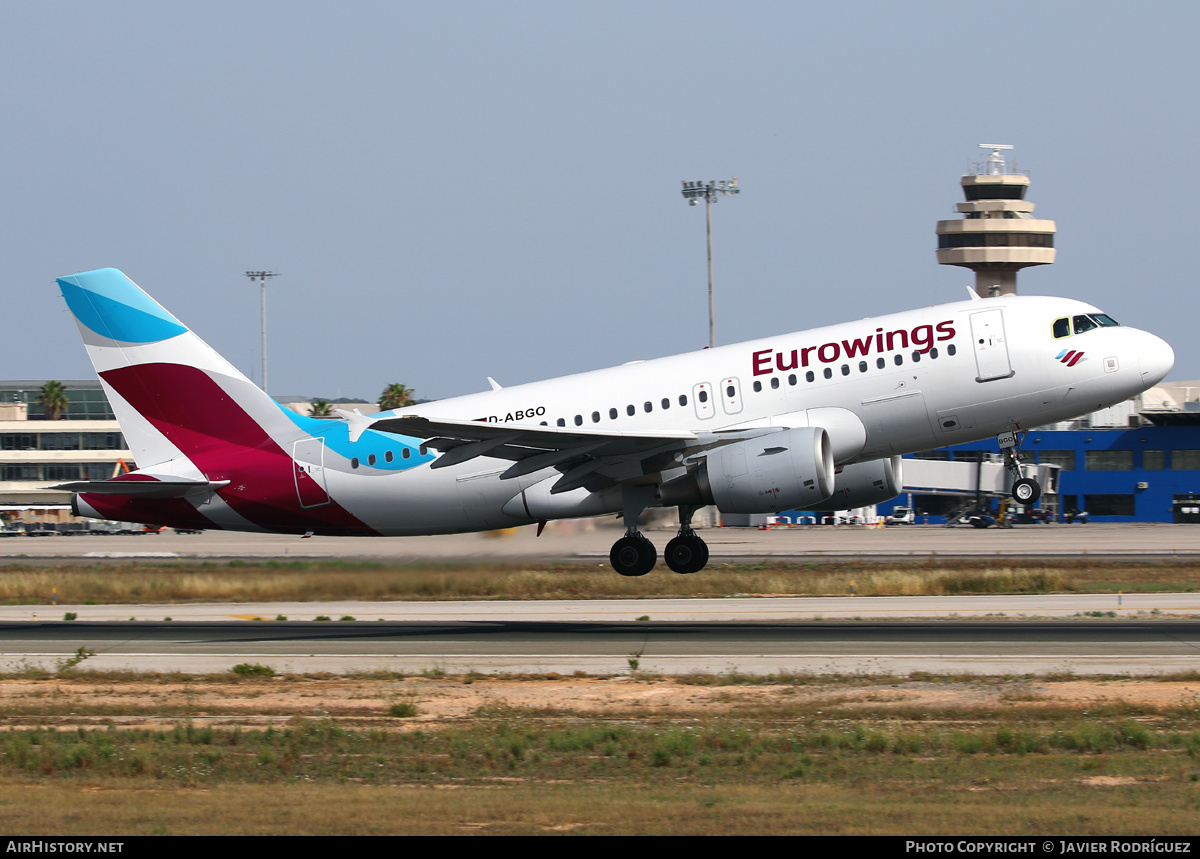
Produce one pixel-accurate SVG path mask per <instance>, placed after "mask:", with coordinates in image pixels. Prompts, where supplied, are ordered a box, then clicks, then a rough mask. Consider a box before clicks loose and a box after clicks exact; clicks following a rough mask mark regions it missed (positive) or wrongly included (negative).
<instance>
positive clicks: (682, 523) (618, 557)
mask: <svg viewBox="0 0 1200 859" xmlns="http://www.w3.org/2000/svg"><path fill="white" fill-rule="evenodd" d="M637 494H638V493H633V492H629V493H626V496H625V498H624V500H625V501H626V504H625V514H624V515H625V536H624V537H622V538H621V539H620V540H617V542H615V543H613V547H612V550H611V551H610V552H609V553H608V561H609V563H610V564H612V568H613V569H614V570H616V571H617V572H618V573H620V574H621V575H623V576H644V575H646V573H648V572H650V571H651V570H652V569H654V565H655V564H657V563H658V550H657V549H655V548H654V544H653V543H651V542H650V541H649V540H647V539H646V537H645V536H644V535H643V534H642V533H641V532H640V531H639V530H638V529H637V517H638V515H639V514H640V513H641V512H642V510H644V509H646V506H649V505H644V506H638V503H637V501H638V499H637V497H636V496H637ZM630 502H632V503H630ZM695 512H696V508H694V507H680V508H679V534H678V536H676V537H675V538H673V539H672V540H671V542H669V543H667V549H666V552H664V556H665V557H664V559H665V560H666V562H667V566H668V567H670V568H671V569H672V570H674V571H675V572H677V573H696V572H699V571H700V570H702V569H704V566H705V564H707V563H708V546H707V545H706V544H705V542H704V541H703V540H701V539H700V538H699V537H698V536H696V532H695V531H693V530H692V514H693V513H695Z"/></svg>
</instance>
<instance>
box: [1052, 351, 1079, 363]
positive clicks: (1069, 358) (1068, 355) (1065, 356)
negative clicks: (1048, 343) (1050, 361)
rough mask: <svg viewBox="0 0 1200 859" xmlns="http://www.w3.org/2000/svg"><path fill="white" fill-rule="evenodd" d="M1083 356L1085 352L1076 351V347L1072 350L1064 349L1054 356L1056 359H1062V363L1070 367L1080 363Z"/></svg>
mask: <svg viewBox="0 0 1200 859" xmlns="http://www.w3.org/2000/svg"><path fill="white" fill-rule="evenodd" d="M1082 358H1083V353H1082V352H1076V351H1075V350H1074V349H1072V350H1070V351H1067V350H1066V349H1063V350H1062V351H1061V352H1059V353H1058V354H1057V355H1055V356H1054V360H1055V361H1061V362H1062V363H1064V364H1066V365H1067V366H1068V367H1074V366H1075V365H1076V364H1078V363H1079V362H1080V360H1081V359H1082Z"/></svg>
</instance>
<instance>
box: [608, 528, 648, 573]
mask: <svg viewBox="0 0 1200 859" xmlns="http://www.w3.org/2000/svg"><path fill="white" fill-rule="evenodd" d="M608 562H609V563H610V564H612V568H613V569H614V570H616V571H617V572H618V573H620V574H621V575H623V576H644V575H646V573H648V572H650V571H651V570H652V569H654V565H655V564H656V563H658V550H657V549H655V548H654V544H653V543H651V542H650V541H649V540H647V539H646V538H645V537H643V536H642V535H641V534H637V535H632V536H631V535H626V536H624V537H622V538H621V539H620V540H617V542H615V543H613V547H612V550H611V551H610V552H609V553H608Z"/></svg>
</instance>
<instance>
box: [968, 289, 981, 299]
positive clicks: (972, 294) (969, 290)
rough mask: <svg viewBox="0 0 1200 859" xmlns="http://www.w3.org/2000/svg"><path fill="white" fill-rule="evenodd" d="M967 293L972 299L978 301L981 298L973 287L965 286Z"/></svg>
mask: <svg viewBox="0 0 1200 859" xmlns="http://www.w3.org/2000/svg"><path fill="white" fill-rule="evenodd" d="M967 295H969V296H971V300H972V301H980V300H981V299H980V297H979V293H978V292H976V291H975V290H974V289H972V288H971V287H969V286H968V287H967Z"/></svg>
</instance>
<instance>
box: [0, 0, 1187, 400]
mask: <svg viewBox="0 0 1200 859" xmlns="http://www.w3.org/2000/svg"><path fill="white" fill-rule="evenodd" d="M1198 24H1200V4H1197V3H1195V2H1152V3H1104V2H1045V0H1040V2H1005V3H998V4H997V3H961V2H945V3H943V2H908V3H900V2H879V3H862V2H842V3H801V2H790V3H784V2H755V3H744V2H743V3H726V2H653V0H649V2H647V0H642V2H613V0H607V1H606V2H561V0H560V2H440V3H432V2H428V0H424V2H353V0H351V2H341V3H336V4H335V3H307V2H286V3H285V2H252V1H251V2H247V0H239V2H236V3H233V2H200V3H163V2H147V3H131V2H88V3H70V2H58V3H44V2H17V0H10V2H5V3H4V4H2V5H0V93H2V100H0V117H2V118H3V133H2V134H0V155H2V162H0V163H2V164H3V174H2V175H3V186H2V189H3V192H2V200H3V214H2V215H0V218H2V219H3V220H2V221H0V225H2V227H3V229H2V231H0V236H2V239H0V240H2V242H3V245H2V247H3V259H4V263H5V271H4V278H3V287H2V291H0V295H2V296H3V303H2V304H0V314H2V316H0V318H2V319H3V338H2V340H0V378H7V379H15V378H30V379H47V378H60V379H63V378H67V379H73V378H91V377H92V370H91V366H90V364H89V363H88V361H87V357H86V354H85V353H84V349H83V346H82V344H81V343H80V341H79V338H78V335H77V333H76V330H75V326H74V323H73V321H72V319H71V317H70V315H69V314H68V313H67V311H66V307H65V305H64V303H63V301H62V299H61V297H60V296H59V295H58V292H57V289H56V287H55V285H54V278H55V277H57V276H61V275H66V274H70V273H73V272H76V271H84V270H88V269H94V268H100V267H104V266H115V267H117V268H120V269H122V270H123V271H125V272H126V274H128V275H129V276H130V277H131V278H132V279H133V280H134V281H136V282H137V283H138V284H140V285H141V286H142V287H143V288H144V289H146V290H147V291H148V292H149V293H150V294H151V295H153V296H154V297H155V298H157V299H158V300H159V301H160V302H161V303H162V304H163V305H164V306H166V307H167V308H168V309H169V310H171V311H172V312H173V313H174V314H175V315H176V316H178V317H179V318H180V319H181V320H182V321H183V322H184V323H185V324H188V325H190V326H191V327H192V328H193V329H195V330H196V331H197V333H199V334H200V336H202V337H203V338H205V339H206V340H207V341H208V342H209V343H211V344H212V345H213V346H214V347H216V348H217V349H218V350H219V351H220V352H222V353H223V354H224V355H225V356H226V357H227V358H229V359H230V360H231V361H232V362H233V363H234V364H236V365H238V366H239V367H240V368H242V369H243V370H244V371H245V372H246V373H247V374H248V375H250V376H251V378H254V379H255V380H257V379H258V378H259V376H260V371H259V365H260V355H259V295H258V287H257V285H256V284H255V285H252V284H251V283H250V282H249V281H248V280H247V278H246V277H245V276H244V274H243V272H244V271H245V270H246V269H274V270H275V271H279V272H282V276H281V277H279V278H278V279H276V280H275V281H274V282H272V283H271V284H270V286H269V287H268V289H269V295H268V324H269V349H268V351H269V357H270V362H271V363H270V381H271V392H272V393H273V394H276V395H281V394H284V395H286V394H304V395H308V396H324V397H330V398H332V397H339V396H361V397H364V398H366V399H374V398H375V397H377V396H378V394H379V392H380V390H381V389H382V388H383V387H384V385H386V384H388V383H389V382H402V383H404V384H406V385H408V386H409V387H412V388H415V389H416V391H417V393H418V395H420V396H422V397H445V396H451V395H455V394H462V393H469V392H472V391H476V390H483V389H486V387H487V383H486V380H485V377H486V376H489V375H490V376H494V377H495V378H496V379H497V380H498V381H500V382H501V383H503V384H516V383H519V382H527V381H534V380H536V379H540V378H546V377H550V376H556V375H561V374H563V373H568V372H577V371H581V370H587V369H593V368H596V367H603V366H608V365H612V364H618V363H622V362H625V361H629V360H633V359H636V358H651V357H656V356H659V355H666V354H672V353H676V352H683V351H688V350H690V349H695V348H700V347H702V346H704V345H706V343H707V337H708V317H707V312H708V311H707V297H706V290H707V279H706V278H707V275H706V268H705V250H704V209H703V207H702V206H698V207H696V208H689V207H688V206H687V205H686V203H685V202H684V200H683V198H682V196H681V195H680V180H681V179H699V180H708V179H722V178H729V177H730V176H733V175H736V176H738V177H739V179H740V184H741V187H742V189H743V190H742V193H741V195H740V196H739V197H737V198H734V199H732V200H726V201H723V202H721V203H720V204H718V205H717V206H716V207H715V208H714V211H713V218H714V234H715V248H716V250H715V254H716V283H717V340H718V342H719V343H729V342H734V341H736V340H744V339H750V338H753V337H759V336H766V335H769V334H776V333H781V332H785V331H792V330H797V329H801V328H807V327H812V326H815V325H822V324H828V323H833V322H839V321H844V320H846V319H853V318H856V317H861V316H865V315H872V314H876V313H884V312H890V311H895V310H903V309H908V308H910V307H914V306H919V305H926V304H934V303H940V302H945V301H956V300H959V299H960V298H963V297H964V296H965V292H964V285H966V284H969V283H971V282H973V278H974V276H973V274H972V273H971V272H970V271H968V270H966V269H959V268H954V267H949V266H939V265H937V264H936V261H935V256H934V250H935V247H936V238H935V235H934V226H935V222H936V221H937V220H938V219H943V218H950V217H957V216H956V215H955V214H954V213H953V205H954V204H955V203H956V202H958V201H959V200H961V199H962V197H961V189H960V188H959V185H958V179H959V177H960V175H961V174H962V173H964V172H968V170H969V168H970V165H971V162H972V161H974V160H976V159H979V158H981V157H982V156H983V155H985V154H986V153H982V152H981V151H980V150H978V149H977V148H976V144H978V143H984V142H988V143H1011V144H1015V145H1016V147H1017V148H1016V151H1015V153H1014V154H1015V158H1016V160H1017V162H1018V164H1019V166H1020V168H1021V169H1027V170H1029V172H1030V175H1031V178H1032V182H1033V185H1032V187H1031V189H1030V193H1029V197H1030V199H1031V200H1032V201H1033V202H1035V203H1036V204H1037V212H1036V214H1037V215H1038V216H1041V217H1047V218H1052V219H1054V220H1056V221H1057V222H1058V236H1057V239H1056V245H1057V248H1058V260H1059V261H1058V262H1057V263H1056V264H1055V265H1053V266H1047V267H1042V268H1036V269H1027V270H1026V271H1025V272H1023V273H1022V274H1021V275H1020V277H1019V283H1020V288H1021V292H1022V293H1025V294H1057V295H1065V296H1071V297H1076V298H1082V299H1085V300H1089V301H1091V302H1093V303H1095V304H1097V305H1099V306H1100V307H1101V308H1103V309H1104V310H1105V311H1107V312H1108V313H1109V314H1111V315H1112V316H1114V317H1116V318H1117V319H1118V320H1120V321H1122V322H1124V323H1125V324H1130V325H1136V326H1138V327H1141V328H1146V329H1148V330H1150V331H1153V332H1155V333H1156V334H1159V335H1161V336H1163V337H1165V338H1166V339H1167V340H1168V341H1169V342H1170V343H1171V344H1172V345H1173V346H1174V348H1175V352H1176V356H1177V360H1176V369H1175V372H1174V373H1173V374H1172V378H1176V379H1183V378H1196V377H1198V376H1200V343H1198V342H1197V341H1198V340H1200V338H1197V337H1196V336H1195V333H1194V331H1195V328H1196V324H1195V315H1196V314H1195V312H1194V308H1195V306H1196V298H1195V296H1196V292H1197V286H1198V284H1197V278H1196V266H1195V263H1194V261H1192V257H1193V256H1194V255H1195V245H1196V238H1195V236H1196V233H1197V226H1198V224H1197V220H1198V216H1197V211H1196V206H1195V202H1194V201H1193V199H1192V195H1193V193H1194V189H1193V188H1192V186H1190V185H1188V184H1187V183H1185V182H1183V179H1184V178H1186V177H1187V176H1188V175H1191V174H1192V173H1195V172H1196V164H1194V163H1193V161H1197V160H1200V159H1197V149H1200V127H1198V126H1200V111H1197V109H1196V104H1197V98H1196V96H1197V70H1198V69H1197V67H1198V59H1197V57H1198V56H1200V54H1198V52H1197V49H1196V44H1197V41H1198V39H1200V27H1198Z"/></svg>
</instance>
